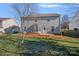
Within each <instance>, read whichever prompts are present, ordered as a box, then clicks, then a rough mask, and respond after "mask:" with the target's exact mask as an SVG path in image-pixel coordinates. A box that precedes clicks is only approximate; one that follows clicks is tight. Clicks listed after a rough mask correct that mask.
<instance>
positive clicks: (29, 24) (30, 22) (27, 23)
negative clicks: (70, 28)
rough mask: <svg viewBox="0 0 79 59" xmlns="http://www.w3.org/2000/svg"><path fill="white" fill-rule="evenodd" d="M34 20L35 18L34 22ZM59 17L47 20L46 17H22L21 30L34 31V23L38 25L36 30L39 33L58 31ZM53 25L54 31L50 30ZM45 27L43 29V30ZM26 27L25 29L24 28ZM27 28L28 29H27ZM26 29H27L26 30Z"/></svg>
mask: <svg viewBox="0 0 79 59" xmlns="http://www.w3.org/2000/svg"><path fill="white" fill-rule="evenodd" d="M35 20H37V21H36V22H35ZM59 23H60V22H59V17H56V18H55V19H52V18H51V19H50V20H49V21H48V17H45V18H35V19H26V18H23V19H22V26H21V28H22V31H26V32H31V31H32V32H34V30H35V27H34V25H35V24H36V25H38V32H39V33H60V24H59ZM52 26H54V31H53V32H52V31H51V27H52ZM44 27H45V30H44ZM25 28H26V30H25ZM28 28H29V29H28ZM27 29H28V30H27Z"/></svg>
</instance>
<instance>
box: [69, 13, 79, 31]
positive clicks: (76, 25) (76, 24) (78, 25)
mask: <svg viewBox="0 0 79 59" xmlns="http://www.w3.org/2000/svg"><path fill="white" fill-rule="evenodd" d="M77 29H79V13H77V14H76V15H75V16H74V17H73V18H72V19H71V21H70V23H69V30H77Z"/></svg>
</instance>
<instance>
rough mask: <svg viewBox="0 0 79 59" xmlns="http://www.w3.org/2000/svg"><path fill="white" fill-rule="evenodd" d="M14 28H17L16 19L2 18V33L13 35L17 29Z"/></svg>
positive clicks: (0, 26) (0, 21)
mask: <svg viewBox="0 0 79 59" xmlns="http://www.w3.org/2000/svg"><path fill="white" fill-rule="evenodd" d="M14 26H17V23H16V22H15V19H12V18H0V32H2V33H11V32H12V31H13V30H15V28H13V27H14ZM15 31H17V30H15Z"/></svg>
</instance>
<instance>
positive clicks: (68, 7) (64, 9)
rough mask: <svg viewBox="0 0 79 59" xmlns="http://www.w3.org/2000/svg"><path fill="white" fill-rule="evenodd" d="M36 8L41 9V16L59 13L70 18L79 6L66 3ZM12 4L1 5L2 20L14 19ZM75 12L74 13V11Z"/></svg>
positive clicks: (40, 5)
mask: <svg viewBox="0 0 79 59" xmlns="http://www.w3.org/2000/svg"><path fill="white" fill-rule="evenodd" d="M35 6H36V7H39V10H38V12H39V13H41V14H45V13H46V14H47V13H57V14H60V15H65V14H67V15H68V16H69V17H71V16H72V15H73V13H72V12H75V10H74V9H75V8H76V7H79V4H71V3H70V4H66V3H36V4H35ZM11 9H12V7H11V3H0V18H4V17H5V18H14V15H13V13H12V12H11ZM72 10H73V11H72Z"/></svg>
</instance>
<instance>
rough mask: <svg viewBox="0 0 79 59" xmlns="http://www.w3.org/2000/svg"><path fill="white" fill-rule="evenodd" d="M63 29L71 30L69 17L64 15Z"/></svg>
mask: <svg viewBox="0 0 79 59" xmlns="http://www.w3.org/2000/svg"><path fill="white" fill-rule="evenodd" d="M61 28H62V29H69V17H68V15H64V16H63V17H62V22H61Z"/></svg>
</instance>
